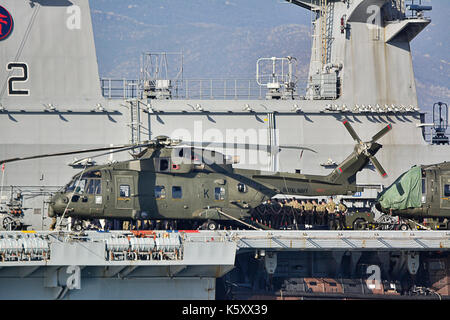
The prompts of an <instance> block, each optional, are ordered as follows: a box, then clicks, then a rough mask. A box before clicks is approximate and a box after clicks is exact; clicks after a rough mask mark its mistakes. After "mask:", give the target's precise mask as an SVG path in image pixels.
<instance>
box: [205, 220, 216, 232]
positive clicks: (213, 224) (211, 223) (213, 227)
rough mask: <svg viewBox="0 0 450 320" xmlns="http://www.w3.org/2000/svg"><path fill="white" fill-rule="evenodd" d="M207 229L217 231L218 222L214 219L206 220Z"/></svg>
mask: <svg viewBox="0 0 450 320" xmlns="http://www.w3.org/2000/svg"><path fill="white" fill-rule="evenodd" d="M205 227H206V228H205V229H206V230H209V231H216V230H217V227H218V226H217V223H216V222H215V221H213V220H208V221H206V223H205Z"/></svg>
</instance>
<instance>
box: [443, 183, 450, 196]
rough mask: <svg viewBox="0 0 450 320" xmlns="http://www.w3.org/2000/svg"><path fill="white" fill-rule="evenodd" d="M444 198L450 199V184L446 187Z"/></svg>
mask: <svg viewBox="0 0 450 320" xmlns="http://www.w3.org/2000/svg"><path fill="white" fill-rule="evenodd" d="M444 196H446V197H450V184H446V185H444Z"/></svg>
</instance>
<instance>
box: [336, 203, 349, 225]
mask: <svg viewBox="0 0 450 320" xmlns="http://www.w3.org/2000/svg"><path fill="white" fill-rule="evenodd" d="M347 211H348V209H347V206H346V205H345V204H344V199H341V201H339V204H338V212H339V229H340V230H344V229H345V228H346V227H347V226H346V225H345V216H346V215H347Z"/></svg>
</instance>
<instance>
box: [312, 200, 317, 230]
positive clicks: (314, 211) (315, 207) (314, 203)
mask: <svg viewBox="0 0 450 320" xmlns="http://www.w3.org/2000/svg"><path fill="white" fill-rule="evenodd" d="M312 205H313V210H312V215H311V223H310V224H311V225H316V224H317V203H316V201H315V200H313V201H312Z"/></svg>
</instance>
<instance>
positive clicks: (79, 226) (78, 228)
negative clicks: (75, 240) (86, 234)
mask: <svg viewBox="0 0 450 320" xmlns="http://www.w3.org/2000/svg"><path fill="white" fill-rule="evenodd" d="M72 230H73V231H77V232H79V231H82V230H83V221H82V220H78V219H77V220H75V221H74V222H73V224H72Z"/></svg>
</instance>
